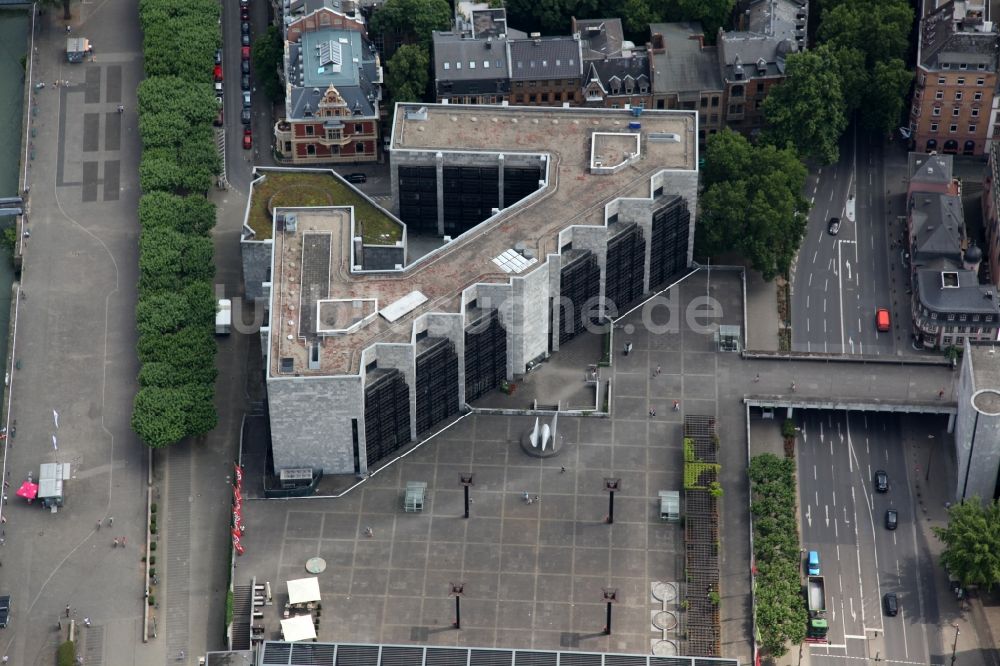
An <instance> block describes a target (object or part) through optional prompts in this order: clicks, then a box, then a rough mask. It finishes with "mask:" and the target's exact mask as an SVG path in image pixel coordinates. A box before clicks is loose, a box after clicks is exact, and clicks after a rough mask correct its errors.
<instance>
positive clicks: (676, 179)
mask: <svg viewBox="0 0 1000 666" xmlns="http://www.w3.org/2000/svg"><path fill="white" fill-rule="evenodd" d="M695 145H696V146H697V142H695ZM660 185H662V186H663V194H665V195H668V194H679V195H680V196H682V197H684V200H685V201H686V202H687V205H688V211H689V212H690V213H691V223H690V225H689V228H688V250H687V263H688V265H689V266H690V265H691V262H692V261H694V229H695V222H696V221H697V217H698V172H697V171H665V172H663V173H660V174H658V175H657V176H655V177H654V178H653V189H654V190H655V189H656V188H658V187H660Z"/></svg>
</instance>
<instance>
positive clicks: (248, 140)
mask: <svg viewBox="0 0 1000 666" xmlns="http://www.w3.org/2000/svg"><path fill="white" fill-rule="evenodd" d="M243 147H244V148H245V149H246V150H250V148H251V147H253V135H252V134H251V133H250V128H249V127H246V128H244V129H243Z"/></svg>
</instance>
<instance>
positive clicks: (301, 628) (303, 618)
mask: <svg viewBox="0 0 1000 666" xmlns="http://www.w3.org/2000/svg"><path fill="white" fill-rule="evenodd" d="M281 637H282V638H284V639H285V640H286V641H289V642H292V643H294V642H295V641H310V640H312V639H314V638H316V627H314V626H313V621H312V616H311V615H296V616H295V617H290V618H288V619H287V620H282V621H281Z"/></svg>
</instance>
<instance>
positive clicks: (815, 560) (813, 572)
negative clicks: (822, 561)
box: [808, 550, 820, 576]
mask: <svg viewBox="0 0 1000 666" xmlns="http://www.w3.org/2000/svg"><path fill="white" fill-rule="evenodd" d="M808 564H809V575H810V576H819V575H820V573H819V553H818V552H817V551H815V550H810V551H809V560H808Z"/></svg>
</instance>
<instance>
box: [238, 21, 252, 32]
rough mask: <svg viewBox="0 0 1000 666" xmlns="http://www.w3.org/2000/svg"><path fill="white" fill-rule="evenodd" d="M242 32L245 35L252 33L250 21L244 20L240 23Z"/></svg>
mask: <svg viewBox="0 0 1000 666" xmlns="http://www.w3.org/2000/svg"><path fill="white" fill-rule="evenodd" d="M240 32H242V33H243V34H244V35H249V34H250V22H249V21H243V22H241V23H240Z"/></svg>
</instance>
